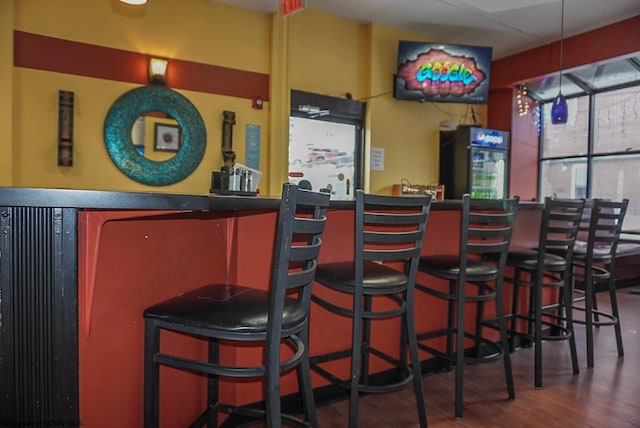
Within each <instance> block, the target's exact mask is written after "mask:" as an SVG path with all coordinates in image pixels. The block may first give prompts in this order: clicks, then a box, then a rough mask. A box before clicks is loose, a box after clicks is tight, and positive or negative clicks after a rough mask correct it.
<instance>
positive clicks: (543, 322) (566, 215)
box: [505, 198, 584, 388]
mask: <svg viewBox="0 0 640 428" xmlns="http://www.w3.org/2000/svg"><path fill="white" fill-rule="evenodd" d="M583 208H584V201H583V200H561V199H552V198H546V199H545V201H544V208H543V213H542V218H541V222H540V236H539V241H538V246H537V248H536V249H513V250H510V251H509V254H508V257H507V266H509V267H511V268H513V277H505V282H507V283H511V284H512V285H513V295H512V304H511V313H510V314H507V318H508V319H510V321H511V322H510V328H509V333H510V335H511V337H510V339H511V346H510V349H511V351H513V350H514V348H515V342H516V337H519V338H520V339H521V340H524V341H527V342H526V343H533V345H534V347H535V350H534V354H535V356H534V359H535V362H534V366H535V368H534V383H535V386H536V388H542V341H543V340H546V341H556V340H568V341H569V349H570V352H571V365H572V369H573V373H574V374H578V372H579V369H578V358H577V353H576V342H575V335H574V332H573V318H572V312H571V311H566V313H565V314H563V313H562V304H563V302H567V301H569V300H570V299H571V287H570V282H569V273H570V266H571V260H572V254H573V247H574V243H575V241H576V236H577V233H578V230H579V226H580V221H581V217H582V211H583ZM559 252H562V253H563V255H559ZM521 287H527V288H528V289H529V298H528V305H527V310H526V312H522V311H521V310H520V307H521V301H520V299H521V295H520V290H521ZM545 289H547V290H552V291H549V292H548V293H549V294H550V295H551V296H550V297H549V298H551V299H555V300H554V301H553V302H552V303H549V304H546V305H545V304H543V294H544V291H543V290H545ZM556 293H557V296H555V294H556ZM522 321H524V323H523V322H522ZM523 324H524V325H526V329H525V328H523V327H522V325H523ZM543 327H544V328H543Z"/></svg>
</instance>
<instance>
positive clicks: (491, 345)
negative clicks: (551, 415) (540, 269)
mask: <svg viewBox="0 0 640 428" xmlns="http://www.w3.org/2000/svg"><path fill="white" fill-rule="evenodd" d="M461 208H462V209H461V214H460V246H459V248H460V250H459V254H455V255H454V254H438V255H431V256H425V257H422V258H421V259H420V265H419V268H418V269H419V271H420V272H422V273H424V274H426V275H429V276H431V277H434V278H438V279H443V280H445V282H446V283H448V287H439V286H438V285H437V284H436V281H434V283H433V284H430V285H425V283H424V282H423V280H422V278H419V280H418V283H416V290H417V291H420V292H424V293H427V294H429V295H430V296H433V297H436V298H438V299H442V300H444V301H446V302H447V304H448V305H447V307H448V319H447V326H446V327H445V328H444V329H440V330H435V331H426V332H420V333H418V335H417V338H418V347H419V348H420V349H423V350H425V351H427V352H429V353H431V354H432V355H435V356H437V357H440V358H442V359H444V360H445V361H447V367H448V368H450V365H451V364H452V363H453V364H455V370H456V376H455V378H456V386H455V395H456V397H455V416H456V417H457V418H462V416H463V376H464V370H463V369H464V365H465V363H467V362H474V363H479V362H488V361H495V360H497V359H499V358H503V359H504V370H505V377H506V382H507V390H508V395H509V398H510V399H514V398H515V391H514V386H513V376H512V373H511V361H510V359H509V352H506V351H505V350H506V349H507V346H508V345H507V333H506V329H505V325H504V317H503V307H502V301H503V299H502V277H503V272H504V267H505V262H506V257H507V250H508V248H509V242H510V240H511V232H512V229H513V223H514V220H515V215H516V211H517V209H518V198H517V197H516V198H514V199H506V200H489V199H472V198H470V197H469V195H464V196H463V198H462V207H461ZM488 256H492V258H493V260H495V261H490V260H486V259H487V257H488ZM492 300H493V301H495V303H496V311H497V326H498V328H499V330H500V343H495V342H493V341H491V340H489V339H487V338H486V337H484V336H483V331H482V327H483V324H482V322H481V320H482V319H483V317H484V304H485V303H486V302H489V301H492ZM466 303H475V304H477V314H476V315H477V316H476V329H475V331H474V332H468V331H465V306H466ZM443 336H444V337H446V350H445V351H441V350H440V349H437V348H435V347H434V346H431V345H429V344H428V343H429V341H430V340H432V339H435V338H440V337H443ZM454 336H455V343H454V340H453V337H454ZM465 338H470V339H472V340H473V343H474V353H470V352H469V353H467V352H465V348H464V347H465Z"/></svg>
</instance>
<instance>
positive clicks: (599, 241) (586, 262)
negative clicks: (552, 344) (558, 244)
mask: <svg viewBox="0 0 640 428" xmlns="http://www.w3.org/2000/svg"><path fill="white" fill-rule="evenodd" d="M628 205H629V200H628V199H623V200H622V201H621V202H613V201H605V200H603V199H594V200H593V201H590V202H589V206H588V207H587V208H585V212H587V211H589V212H590V215H589V217H588V218H589V222H588V225H587V231H588V236H587V242H586V245H584V243H582V245H575V247H574V250H573V257H572V267H573V269H572V278H573V279H574V281H572V283H573V284H576V281H575V278H578V279H580V280H581V283H582V285H583V287H584V288H583V289H582V290H580V289H577V288H575V287H574V291H575V292H578V293H579V294H582V295H583V296H584V298H581V299H575V298H574V299H573V300H572V302H573V305H572V310H573V311H579V312H582V313H584V318H579V319H574V320H573V322H575V323H578V324H585V325H586V337H587V340H586V342H587V367H593V366H594V361H593V360H594V350H593V332H594V328H598V327H601V326H611V325H612V326H614V330H615V335H616V347H617V350H618V357H623V356H624V347H623V343H622V331H621V327H620V314H619V311H618V301H617V298H616V284H615V277H614V274H613V272H614V270H615V260H616V257H615V256H616V250H617V247H618V241H619V240H620V234H621V232H622V224H623V222H624V217H625V215H626V212H627V207H628ZM601 281H606V283H607V289H608V292H609V299H610V304H611V312H610V313H607V312H603V311H601V310H598V300H597V293H596V284H597V283H598V282H601ZM572 297H573V296H572ZM581 300H583V301H584V302H585V303H584V306H580V305H577V304H576V303H577V302H578V301H581Z"/></svg>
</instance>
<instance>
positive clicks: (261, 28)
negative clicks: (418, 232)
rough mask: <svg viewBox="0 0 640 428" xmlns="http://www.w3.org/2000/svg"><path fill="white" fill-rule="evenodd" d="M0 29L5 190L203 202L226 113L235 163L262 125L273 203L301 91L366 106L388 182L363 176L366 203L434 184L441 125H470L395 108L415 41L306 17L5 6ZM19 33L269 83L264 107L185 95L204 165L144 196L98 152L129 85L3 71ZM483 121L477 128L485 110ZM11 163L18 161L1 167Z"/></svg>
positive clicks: (160, 4)
mask: <svg viewBox="0 0 640 428" xmlns="http://www.w3.org/2000/svg"><path fill="white" fill-rule="evenodd" d="M0 24H3V25H1V27H0V28H1V30H0V58H1V59H2V61H1V62H0V67H1V68H0V71H2V77H1V80H0V85H3V88H4V89H6V90H5V91H3V93H8V94H11V93H13V96H12V97H2V101H0V113H3V109H4V110H6V112H4V113H3V114H0V124H5V126H2V128H0V129H1V130H0V133H2V134H0V149H1V150H2V153H3V156H2V157H0V167H2V168H0V185H13V186H28V187H61V188H82V189H103V190H135V191H139V190H143V191H162V192H173V193H192V194H207V193H208V191H209V185H210V175H211V171H212V170H217V169H218V168H219V167H220V165H221V163H222V162H221V154H220V147H221V132H222V112H223V111H224V110H229V111H234V112H236V125H235V127H234V133H233V147H234V150H235V151H236V153H237V160H238V161H239V162H244V143H245V127H246V125H247V124H257V125H260V127H261V155H260V156H261V165H260V168H261V169H262V170H263V172H265V174H264V175H263V182H261V186H260V187H261V190H262V193H263V194H278V193H279V191H280V186H281V184H280V183H281V182H282V181H284V180H286V168H287V162H286V159H287V155H286V153H287V152H286V145H287V141H288V138H287V137H288V135H287V131H288V112H289V104H288V103H289V101H288V94H289V90H290V89H297V90H302V91H307V92H314V93H318V94H324V95H330V96H337V97H342V96H344V95H345V94H346V92H350V93H352V94H353V96H354V99H358V100H362V101H365V102H366V103H367V121H366V126H367V128H366V140H367V149H369V147H370V146H373V147H381V148H384V149H385V155H386V159H385V170H384V171H382V172H378V171H373V172H372V173H371V176H370V177H368V175H367V176H365V183H368V184H369V185H368V187H367V189H368V190H370V191H372V192H376V193H390V191H391V187H392V185H393V184H395V183H399V182H400V180H401V179H402V178H406V179H408V180H409V181H411V182H412V183H420V184H428V183H432V182H435V181H436V180H437V174H438V165H437V159H438V144H437V139H438V125H439V123H440V121H442V120H453V121H454V122H456V123H464V122H465V120H466V119H465V118H466V117H468V114H467V113H468V109H467V106H466V105H458V104H439V105H435V104H429V103H416V102H408V101H396V100H394V99H393V97H392V76H393V71H394V67H395V62H396V50H397V42H398V40H400V39H409V40H421V39H422V38H421V36H418V35H416V34H411V33H406V32H402V31H399V30H396V29H392V28H388V27H384V26H381V25H375V24H373V25H372V24H360V23H356V22H353V21H349V20H345V19H343V18H337V17H334V16H330V15H327V14H324V13H321V12H317V11H314V10H311V9H306V10H304V11H302V12H299V13H297V14H295V15H292V16H290V17H288V18H286V19H281V18H279V17H277V16H276V15H272V16H269V15H264V14H261V13H256V12H249V11H245V10H242V9H238V8H235V7H232V6H227V5H222V4H218V3H215V2H213V1H211V0H190V1H187V2H175V1H174V0H153V1H150V2H149V3H148V4H147V5H146V6H143V7H134V6H126V5H123V4H121V3H120V2H119V1H118V0H56V1H55V2H52V1H50V0H29V1H20V0H12V1H9V2H0ZM14 29H15V30H20V31H25V32H30V33H36V34H42V35H47V36H52V37H58V38H62V39H67V40H73V41H81V42H85V43H90V44H95V45H100V46H106V47H111V48H118V49H124V50H128V51H134V52H140V53H145V54H154V55H158V56H163V57H168V58H179V59H184V60H189V61H194V62H200V63H205V64H212V65H219V66H224V67H231V68H235V69H241V70H248V71H253V72H259V73H265V74H270V81H271V83H270V84H271V88H270V89H271V94H270V98H271V100H270V102H267V103H265V106H264V109H263V110H255V109H252V108H251V100H247V99H241V98H235V97H229V96H221V95H213V94H207V93H200V92H195V91H180V92H181V93H182V94H183V95H184V96H186V97H187V98H188V99H189V100H190V101H191V102H192V103H193V104H194V105H195V106H196V108H197V109H198V111H199V112H200V114H201V116H202V118H203V120H204V123H205V128H206V132H207V148H206V152H205V155H204V159H203V161H202V163H201V164H200V166H199V167H198V168H197V169H196V171H195V172H194V173H193V174H192V175H191V176H189V177H188V178H186V179H185V180H183V181H182V182H180V183H176V184H173V185H170V186H163V187H153V186H146V185H143V184H140V183H137V182H135V181H133V180H131V179H129V178H128V177H126V176H125V175H124V174H122V173H121V172H120V171H119V170H118V169H117V168H116V167H115V165H114V164H113V163H112V162H111V160H110V158H109V157H108V154H107V152H106V149H105V146H104V141H103V126H104V119H105V116H106V113H107V111H108V109H109V107H110V106H111V104H112V103H113V102H114V101H115V100H116V99H117V98H118V97H119V96H120V95H121V94H123V93H124V92H126V91H128V90H131V89H133V88H134V87H135V85H133V84H129V83H123V82H114V81H108V80H103V79H95V78H88V77H82V76H74V75H68V74H62V73H52V72H47V71H41V70H32V69H23V68H15V67H10V66H9V65H7V64H12V63H13V52H12V32H13V30H14ZM423 40H424V39H423ZM52 54H55V53H52ZM170 67H171V64H169V68H170ZM169 72H171V69H169ZM5 76H7V77H5ZM61 89H62V90H67V91H73V92H74V93H75V115H74V166H73V167H67V168H65V167H58V166H57V162H56V153H57V124H58V106H57V98H58V90H61ZM478 111H479V112H480V113H479V116H480V117H481V118H482V119H484V113H483V111H484V109H478ZM5 154H6V155H7V156H5ZM7 159H13V160H12V161H8V162H9V163H8V167H7ZM365 160H366V161H368V156H367V157H366V159H365Z"/></svg>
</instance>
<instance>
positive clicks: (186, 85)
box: [13, 30, 269, 101]
mask: <svg viewBox="0 0 640 428" xmlns="http://www.w3.org/2000/svg"><path fill="white" fill-rule="evenodd" d="M13 55H14V56H13V63H14V66H16V67H24V68H32V69H36V70H45V71H53V72H58V73H67V74H73V75H77V76H87V77H95V78H98V79H107V80H116V81H121V82H129V83H135V84H139V85H145V84H147V83H148V79H147V61H148V58H149V56H148V55H146V54H141V53H137V52H130V51H125V50H122V49H114V48H107V47H104V46H97V45H91V44H87V43H81V42H74V41H70V40H64V39H58V38H55V37H49V36H43V35H39V34H33V33H26V32H23V31H17V30H16V31H14V37H13ZM166 86H167V87H170V88H174V89H186V90H191V91H198V92H206V93H211V94H220V95H228V96H232V97H239V98H248V99H253V98H254V97H260V98H262V99H263V100H265V101H268V100H269V75H268V74H263V73H255V72H250V71H244V70H237V69H233V68H227V67H219V66H216V65H210V64H202V63H197V62H190V61H184V60H180V59H173V58H169V69H168V71H167V83H166Z"/></svg>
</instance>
